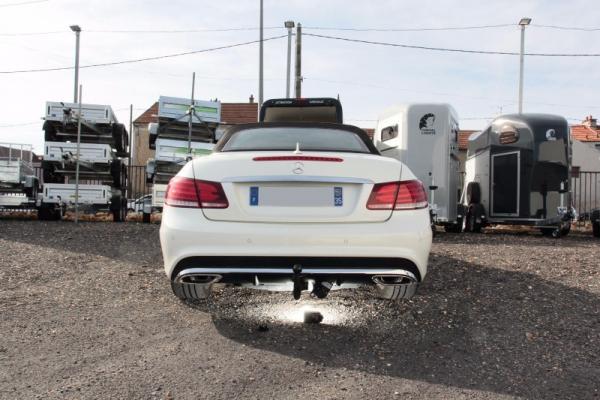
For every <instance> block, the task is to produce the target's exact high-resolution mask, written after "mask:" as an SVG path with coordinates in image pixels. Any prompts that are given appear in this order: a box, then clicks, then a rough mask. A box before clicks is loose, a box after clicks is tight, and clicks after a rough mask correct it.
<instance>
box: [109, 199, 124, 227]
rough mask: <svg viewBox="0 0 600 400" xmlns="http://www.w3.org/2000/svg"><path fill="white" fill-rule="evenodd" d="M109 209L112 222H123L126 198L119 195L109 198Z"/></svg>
mask: <svg viewBox="0 0 600 400" xmlns="http://www.w3.org/2000/svg"><path fill="white" fill-rule="evenodd" d="M110 211H111V213H112V215H113V222H125V219H126V218H127V200H126V199H124V198H123V197H121V196H113V197H112V198H111V199H110Z"/></svg>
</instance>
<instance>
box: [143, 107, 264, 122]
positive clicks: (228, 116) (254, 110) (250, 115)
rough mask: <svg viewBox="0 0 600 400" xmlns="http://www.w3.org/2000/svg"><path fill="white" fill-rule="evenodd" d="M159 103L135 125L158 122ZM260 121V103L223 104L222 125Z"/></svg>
mask: <svg viewBox="0 0 600 400" xmlns="http://www.w3.org/2000/svg"><path fill="white" fill-rule="evenodd" d="M157 115H158V102H156V103H154V104H152V105H151V106H150V108H148V109H147V110H146V111H144V112H143V113H142V115H140V116H139V117H137V118H136V119H135V120H134V121H133V123H134V124H136V125H141V124H147V123H150V122H158V117H157ZM257 119H258V103H221V123H222V124H246V123H252V122H256V121H257Z"/></svg>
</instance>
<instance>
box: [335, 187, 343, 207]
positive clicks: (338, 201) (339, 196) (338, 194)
mask: <svg viewBox="0 0 600 400" xmlns="http://www.w3.org/2000/svg"><path fill="white" fill-rule="evenodd" d="M333 205H334V206H335V207H342V206H343V205H344V195H343V191H342V188H341V187H340V186H335V187H334V188H333Z"/></svg>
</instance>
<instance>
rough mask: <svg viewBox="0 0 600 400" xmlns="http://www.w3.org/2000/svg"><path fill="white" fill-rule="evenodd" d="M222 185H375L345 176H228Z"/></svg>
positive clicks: (368, 181)
mask: <svg viewBox="0 0 600 400" xmlns="http://www.w3.org/2000/svg"><path fill="white" fill-rule="evenodd" d="M221 182H223V183H230V182H231V183H243V182H332V183H375V182H374V181H372V180H371V179H365V178H351V177H345V176H318V175H306V176H298V175H262V176H229V177H226V178H223V179H221Z"/></svg>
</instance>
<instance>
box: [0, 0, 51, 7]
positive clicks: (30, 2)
mask: <svg viewBox="0 0 600 400" xmlns="http://www.w3.org/2000/svg"><path fill="white" fill-rule="evenodd" d="M46 1H48V0H31V1H22V2H20V3H8V4H0V7H14V6H25V5H28V4H35V3H44V2H46Z"/></svg>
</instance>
